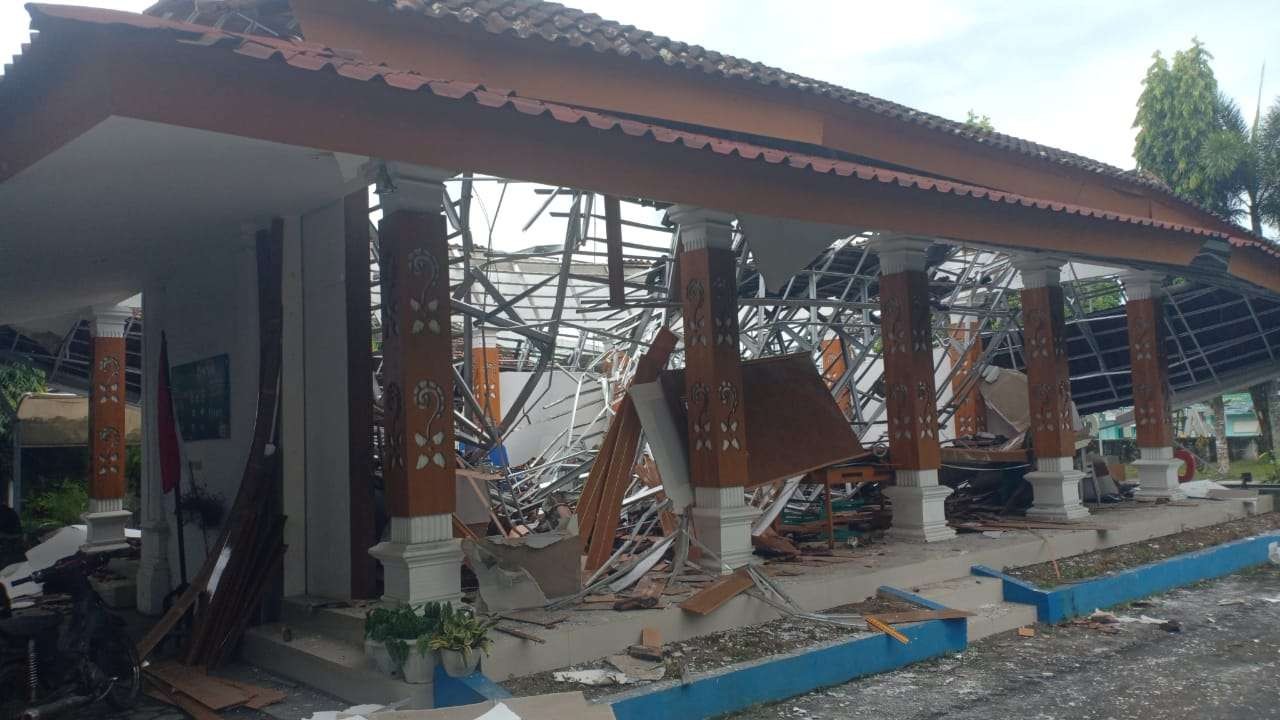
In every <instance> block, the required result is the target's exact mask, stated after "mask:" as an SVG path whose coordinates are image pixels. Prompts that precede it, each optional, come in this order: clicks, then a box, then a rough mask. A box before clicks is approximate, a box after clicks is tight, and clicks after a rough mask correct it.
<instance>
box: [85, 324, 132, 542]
mask: <svg viewBox="0 0 1280 720" xmlns="http://www.w3.org/2000/svg"><path fill="white" fill-rule="evenodd" d="M131 315H132V313H131V312H130V311H129V309H128V308H124V307H120V306H118V305H117V306H110V307H102V308H94V310H93V320H92V322H91V323H90V325H91V327H92V329H93V360H92V364H91V365H90V371H91V374H90V382H89V512H87V513H85V514H84V515H83V516H82V517H83V519H84V521H85V524H86V525H88V527H89V530H88V534H87V536H86V538H85V545H84V549H85V550H86V551H100V550H110V549H114V548H118V547H121V546H123V545H124V544H125V539H124V527H125V525H126V524H127V523H128V522H129V518H130V517H131V516H132V513H130V512H129V511H128V510H125V509H124V490H125V480H124V463H125V447H124V433H125V424H124V416H125V367H126V364H125V352H124V348H125V346H124V332H125V325H126V323H128V321H129V318H130V317H131Z"/></svg>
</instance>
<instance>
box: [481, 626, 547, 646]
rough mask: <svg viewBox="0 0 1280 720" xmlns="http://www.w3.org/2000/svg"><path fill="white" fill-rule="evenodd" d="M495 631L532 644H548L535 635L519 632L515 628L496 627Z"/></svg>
mask: <svg viewBox="0 0 1280 720" xmlns="http://www.w3.org/2000/svg"><path fill="white" fill-rule="evenodd" d="M493 629H494V630H497V631H498V632H502V633H506V634H508V635H511V636H512V637H518V638H520V639H521V640H529V641H530V642H536V643H538V644H539V645H546V644H547V641H546V640H543V639H542V638H540V637H538V636H537V635H534V634H533V633H527V632H525V631H523V630H517V629H516V628H513V627H507V626H506V625H494V626H493Z"/></svg>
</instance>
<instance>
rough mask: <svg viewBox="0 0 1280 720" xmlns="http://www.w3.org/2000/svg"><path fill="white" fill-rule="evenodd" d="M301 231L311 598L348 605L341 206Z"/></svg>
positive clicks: (305, 221) (308, 219) (319, 214)
mask: <svg viewBox="0 0 1280 720" xmlns="http://www.w3.org/2000/svg"><path fill="white" fill-rule="evenodd" d="M301 230H302V232H301V269H302V283H301V286H302V300H303V311H302V315H303V318H302V319H303V324H302V325H303V337H302V338H301V340H302V343H303V348H304V355H303V360H304V363H305V366H304V368H303V388H304V392H305V398H304V403H305V406H306V414H305V427H304V431H303V434H304V441H305V443H306V450H305V458H304V460H305V463H306V465H305V474H306V505H305V508H306V512H305V519H306V570H307V575H306V592H307V594H308V595H312V596H319V597H332V598H347V597H350V595H351V523H350V508H351V502H350V499H351V496H350V480H351V478H350V472H349V465H348V454H349V451H350V436H349V434H348V433H349V430H348V428H349V425H348V419H349V417H350V415H349V413H348V409H347V349H346V348H347V330H346V287H345V282H346V281H345V276H346V273H345V269H344V248H343V241H344V240H343V238H344V229H343V209H342V201H341V200H339V201H337V202H335V203H332V204H330V205H326V206H324V207H322V208H319V209H317V210H314V211H312V212H310V213H307V214H306V215H303V216H302V224H301ZM295 340H296V338H295ZM289 382H290V383H291V384H296V383H297V378H296V377H290V378H289ZM286 417H293V416H286Z"/></svg>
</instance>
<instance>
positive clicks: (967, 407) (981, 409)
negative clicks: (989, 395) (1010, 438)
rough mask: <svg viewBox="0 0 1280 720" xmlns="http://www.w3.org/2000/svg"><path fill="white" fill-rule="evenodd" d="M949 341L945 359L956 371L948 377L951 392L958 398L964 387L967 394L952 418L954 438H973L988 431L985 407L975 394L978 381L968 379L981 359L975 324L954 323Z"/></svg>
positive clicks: (977, 393)
mask: <svg viewBox="0 0 1280 720" xmlns="http://www.w3.org/2000/svg"><path fill="white" fill-rule="evenodd" d="M951 341H952V342H951V346H950V347H948V348H947V358H948V359H949V360H950V361H951V366H952V367H953V368H955V372H954V373H952V375H951V392H952V394H953V395H954V396H959V394H960V393H961V392H962V391H963V390H964V389H965V386H966V385H967V386H968V387H969V393H968V394H967V395H965V397H964V399H963V400H961V401H960V402H959V404H957V405H956V412H955V414H954V415H952V416H951V422H952V428H953V431H954V433H955V436H956V437H957V438H962V437H972V436H974V435H977V434H978V433H980V432H986V430H987V403H986V401H985V400H983V399H982V393H981V392H979V391H978V383H979V382H980V381H979V380H978V379H977V378H973V379H971V378H970V376H971V375H973V372H974V368H976V367H977V366H978V359H979V358H981V357H982V340H981V339H980V337H979V333H978V322H977V321H976V320H970V321H968V322H966V321H965V320H964V319H963V318H959V319H957V320H956V321H955V323H954V324H953V325H952V327H951Z"/></svg>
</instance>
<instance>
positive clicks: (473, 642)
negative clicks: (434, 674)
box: [428, 606, 498, 677]
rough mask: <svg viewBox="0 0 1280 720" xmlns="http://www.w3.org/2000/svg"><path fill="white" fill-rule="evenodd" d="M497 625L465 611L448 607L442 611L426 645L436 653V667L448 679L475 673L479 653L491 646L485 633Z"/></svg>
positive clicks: (487, 634) (487, 633) (492, 620)
mask: <svg viewBox="0 0 1280 720" xmlns="http://www.w3.org/2000/svg"><path fill="white" fill-rule="evenodd" d="M497 624H498V621H497V619H496V618H494V619H484V618H478V617H476V616H475V614H474V613H472V612H471V610H470V609H469V608H455V607H452V606H448V607H445V608H443V611H442V612H441V615H440V630H439V631H438V632H437V633H436V634H435V635H434V636H433V637H432V638H431V640H430V641H429V642H428V646H429V647H430V648H431V649H433V650H439V651H440V665H441V666H442V667H444V671H445V672H446V673H447V674H448V675H449V677H466V676H467V675H470V674H471V673H473V672H475V671H476V666H477V665H479V664H480V653H482V652H488V650H489V646H490V645H491V644H492V643H493V641H492V640H490V639H489V630H490V629H491V628H492V627H493V626H494V625H497Z"/></svg>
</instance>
